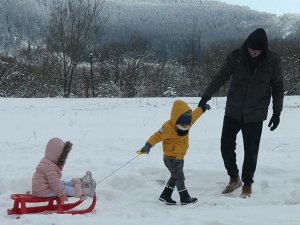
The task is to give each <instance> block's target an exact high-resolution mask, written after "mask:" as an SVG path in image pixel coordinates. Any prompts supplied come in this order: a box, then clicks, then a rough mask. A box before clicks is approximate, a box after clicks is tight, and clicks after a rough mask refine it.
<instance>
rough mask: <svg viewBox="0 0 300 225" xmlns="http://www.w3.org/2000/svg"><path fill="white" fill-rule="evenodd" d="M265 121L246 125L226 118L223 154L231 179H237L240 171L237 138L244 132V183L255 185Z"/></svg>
mask: <svg viewBox="0 0 300 225" xmlns="http://www.w3.org/2000/svg"><path fill="white" fill-rule="evenodd" d="M262 125H263V121H259V122H251V123H245V122H244V121H243V119H241V121H238V120H235V119H233V118H231V117H228V116H226V115H225V116H224V122H223V130H222V137H221V153H222V157H223V161H224V165H225V168H226V169H227V173H228V175H229V176H230V177H236V176H238V174H239V170H238V167H237V164H236V153H235V149H236V137H237V134H238V132H239V131H240V130H241V131H242V136H243V141H244V163H243V170H242V181H243V182H244V185H251V184H252V183H253V177H254V172H255V169H256V164H257V156H258V150H259V143H260V138H261V133H262Z"/></svg>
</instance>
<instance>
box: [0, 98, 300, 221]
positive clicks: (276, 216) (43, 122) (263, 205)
mask: <svg viewBox="0 0 300 225" xmlns="http://www.w3.org/2000/svg"><path fill="white" fill-rule="evenodd" d="M175 99H177V98H143V99H60V98H55V99H14V98H0V121H1V128H2V131H1V135H0V145H1V148H0V154H1V156H2V157H1V159H2V160H1V164H0V171H1V179H0V214H1V215H0V217H1V218H0V221H1V225H14V224H24V225H28V224H30V225H60V224H61V225H62V224H63V225H68V224H72V225H77V224H78V225H79V224H88V225H93V224H95V225H99V224H107V225H109V224H112V225H115V224H120V225H141V224H143V225H148V224H149V225H150V224H151V225H155V224H173V225H175V224H176V225H180V224H184V225H194V224H195V225H240V224H243V225H253V224H255V225H282V224H284V225H299V224H300V214H299V211H300V175H299V165H300V151H299V146H300V138H299V137H300V126H299V115H300V96H293V97H292V96H287V97H285V100H284V110H283V113H282V116H281V123H280V125H279V127H278V129H277V130H275V131H273V132H271V131H270V130H269V128H268V127H267V122H268V120H269V119H270V116H271V113H270V114H269V118H268V120H267V121H266V122H265V123H264V129H263V134H262V140H261V146H260V153H259V157H258V166H257V170H256V174H255V183H254V184H253V195H252V196H251V198H248V199H242V198H240V197H239V194H240V191H241V190H240V189H239V190H237V191H235V192H234V193H232V194H229V195H227V196H224V195H222V194H221V191H222V189H223V188H224V186H225V185H226V183H227V182H228V176H227V174H226V171H225V169H224V166H223V161H222V158H221V154H220V149H219V148H220V135H221V129H222V120H223V116H224V106H225V100H226V99H225V98H214V99H212V100H211V101H210V102H209V103H210V104H211V107H212V109H211V110H210V111H208V112H207V113H205V114H204V115H203V116H202V117H201V118H200V119H199V120H198V121H197V123H196V124H195V125H194V127H193V128H192V130H191V133H190V148H189V151H188V153H187V155H186V157H185V175H186V186H187V188H188V190H189V192H190V194H191V195H192V196H194V197H198V199H199V201H198V203H197V204H195V205H188V206H180V205H177V206H167V205H165V204H163V203H161V202H160V201H158V197H159V195H160V193H161V191H162V190H163V187H164V182H166V181H167V179H168V177H169V173H168V171H167V169H166V168H165V166H164V164H163V161H162V150H161V144H158V145H156V146H155V147H154V148H153V149H152V150H151V152H150V154H149V156H145V155H141V156H138V157H137V158H135V159H133V158H134V157H135V156H136V154H135V151H136V150H138V149H139V148H140V147H142V146H143V144H144V143H145V141H146V140H147V139H148V137H149V136H150V135H151V134H152V133H153V132H155V131H157V130H158V129H159V128H160V126H161V124H162V123H163V122H164V121H166V120H167V119H168V118H169V116H170V112H171V107H172V103H173V101H174V100H175ZM181 99H183V100H186V101H187V102H188V104H189V105H190V106H191V107H192V108H195V107H196V106H197V103H198V101H199V99H198V98H181ZM270 112H271V106H270ZM55 136H57V137H60V138H62V139H63V140H70V141H72V142H73V144H74V146H73V150H72V152H71V154H70V156H69V158H68V160H67V164H66V166H65V168H64V172H63V179H65V180H68V179H70V178H72V177H81V176H83V175H84V174H85V171H86V170H91V171H92V172H93V177H94V178H95V179H96V180H97V181H98V182H99V181H101V180H102V179H103V178H105V177H106V176H109V175H110V174H112V173H113V174H112V175H111V176H109V177H108V178H106V179H105V180H103V181H102V182H101V183H99V184H98V186H97V191H96V192H97V196H98V200H97V205H96V209H95V211H94V212H93V213H91V214H86V215H74V216H72V215H58V214H31V215H23V216H21V218H20V219H19V220H17V219H15V217H14V216H8V215H6V210H7V209H8V208H11V207H12V204H13V202H12V200H11V199H10V195H11V194H12V193H25V192H26V191H28V190H30V189H31V177H32V174H33V172H34V170H35V167H36V165H37V163H38V162H39V160H40V159H41V158H42V157H43V154H44V148H45V145H46V143H47V141H48V140H49V139H50V138H52V137H55ZM242 146H243V142H242V137H241V135H240V134H239V135H238V139H237V156H238V159H237V161H238V165H239V168H240V169H241V166H242V159H243V147H242ZM131 159H133V160H132V161H130V160H131ZM128 161H130V162H129V163H128V164H127V165H125V164H126V163H127V162H128ZM123 165H125V166H123ZM120 167H121V168H120ZM118 168H120V169H119V170H118ZM116 170H117V171H116ZM114 171H116V172H115V173H114ZM173 198H174V200H177V201H179V196H178V194H177V192H175V193H174V195H173Z"/></svg>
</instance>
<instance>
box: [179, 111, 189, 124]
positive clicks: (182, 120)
mask: <svg viewBox="0 0 300 225" xmlns="http://www.w3.org/2000/svg"><path fill="white" fill-rule="evenodd" d="M191 122H192V113H191V112H186V113H183V114H182V115H181V116H180V117H179V118H178V120H177V121H176V124H186V125H190V124H191Z"/></svg>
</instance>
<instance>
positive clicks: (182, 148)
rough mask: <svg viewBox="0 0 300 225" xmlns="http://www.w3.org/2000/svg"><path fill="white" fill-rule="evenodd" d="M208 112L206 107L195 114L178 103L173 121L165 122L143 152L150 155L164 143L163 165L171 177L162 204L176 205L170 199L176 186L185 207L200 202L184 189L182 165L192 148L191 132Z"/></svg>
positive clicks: (174, 109)
mask: <svg viewBox="0 0 300 225" xmlns="http://www.w3.org/2000/svg"><path fill="white" fill-rule="evenodd" d="M206 109H210V106H209V105H207V104H206V105H204V106H202V107H197V108H196V109H195V110H193V111H192V110H191V108H190V107H189V106H188V105H187V104H186V103H185V102H184V101H182V100H176V101H175V102H174V104H173V107H172V112H171V119H169V120H168V121H167V122H165V123H164V124H163V125H162V127H161V128H160V130H159V131H157V132H155V133H154V134H153V135H152V136H151V137H150V138H149V139H148V141H147V142H146V144H145V146H144V147H143V148H142V149H141V150H140V152H141V153H142V154H149V152H150V149H151V148H152V146H154V145H155V144H157V143H158V142H161V141H162V142H163V152H164V163H165V165H166V167H167V168H168V170H169V171H170V173H171V177H170V179H169V181H168V182H167V184H166V187H165V188H164V190H163V192H162V193H161V195H160V197H159V200H160V201H162V202H165V203H166V204H168V205H175V204H176V201H174V200H173V199H172V198H171V195H172V193H173V190H174V188H175V186H176V187H177V190H178V192H179V195H180V203H181V204H182V205H186V204H191V203H196V202H197V201H198V200H197V198H192V197H190V195H189V193H188V191H187V189H186V187H185V183H184V180H185V178H184V172H183V164H184V156H185V154H186V152H187V150H188V147H189V129H190V128H191V126H192V125H193V124H194V123H195V122H196V120H197V119H198V118H199V117H200V116H201V115H202V114H203V113H204V112H205V111H206Z"/></svg>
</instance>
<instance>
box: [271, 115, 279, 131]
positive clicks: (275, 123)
mask: <svg viewBox="0 0 300 225" xmlns="http://www.w3.org/2000/svg"><path fill="white" fill-rule="evenodd" d="M279 123H280V116H279V115H278V114H273V116H272V117H271V119H270V122H269V124H268V127H270V130H271V131H273V130H275V129H276V128H277V127H278V125H279Z"/></svg>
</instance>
